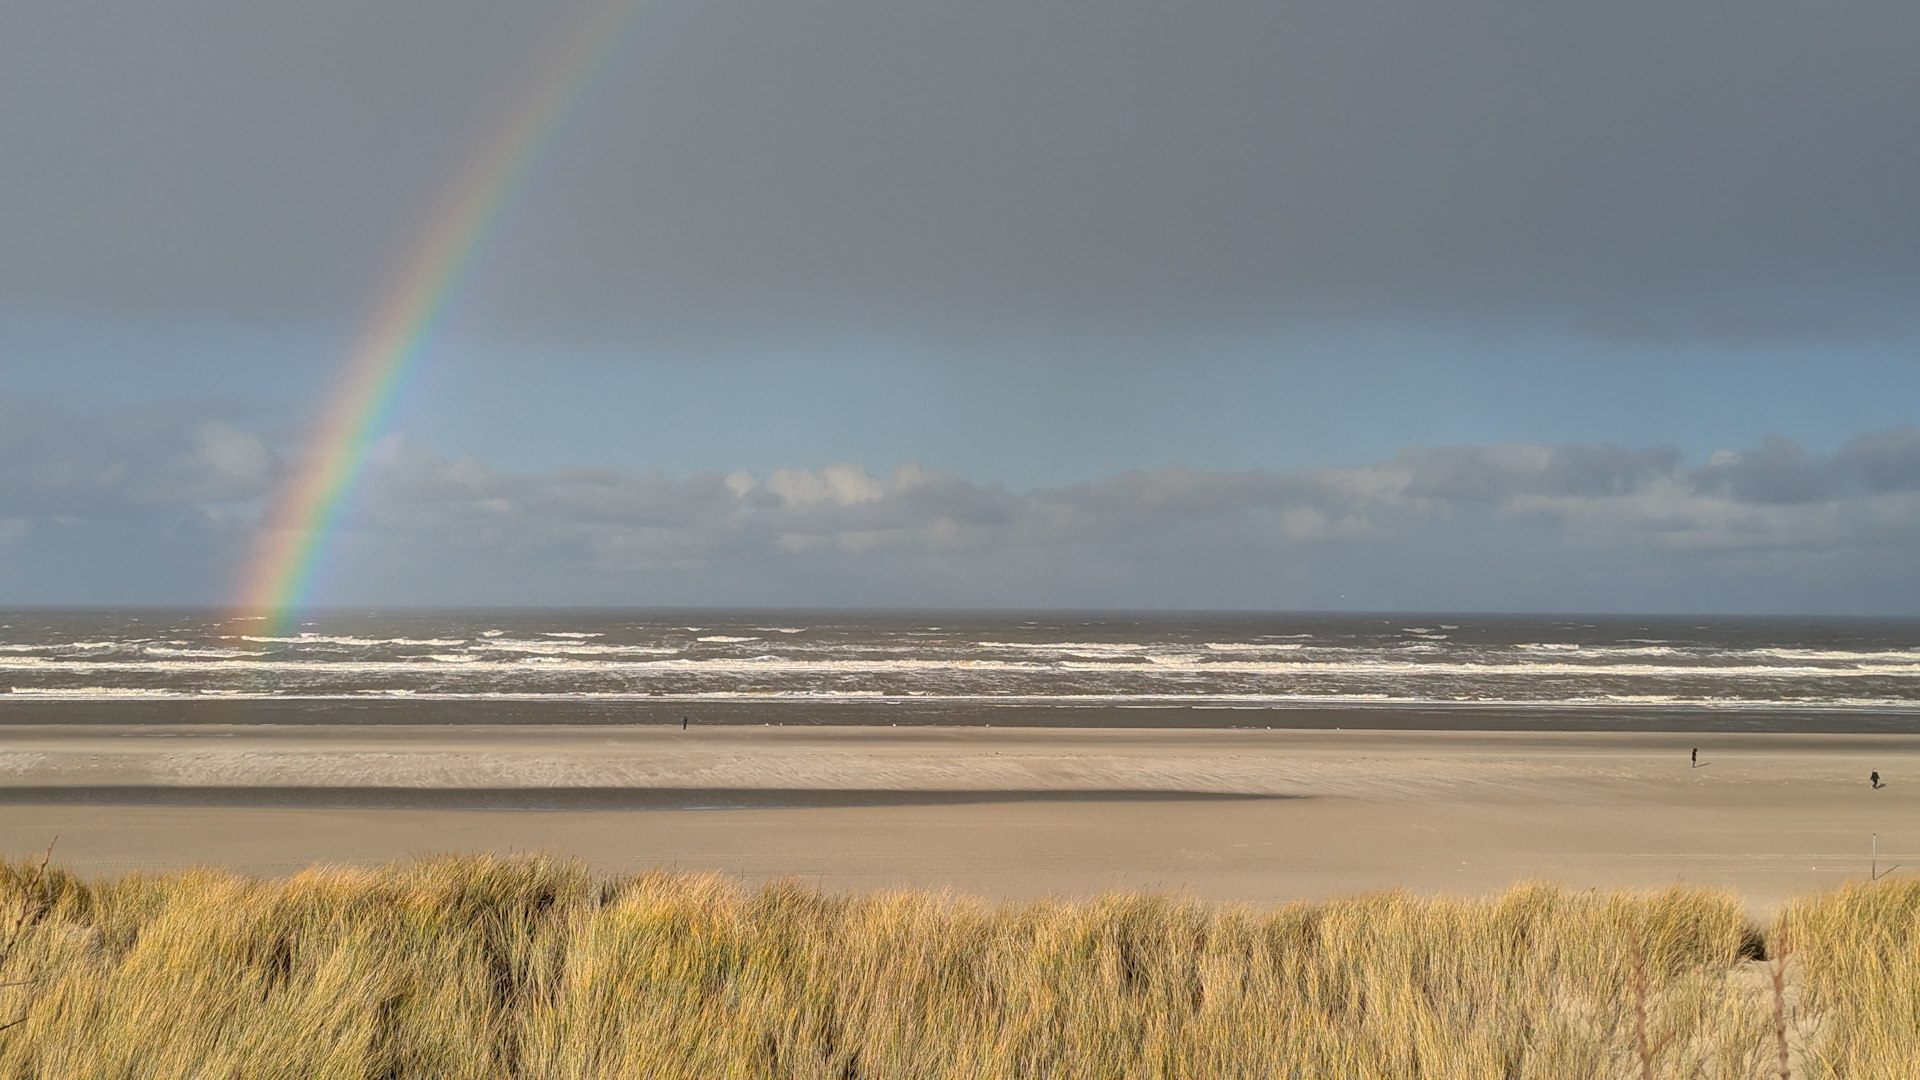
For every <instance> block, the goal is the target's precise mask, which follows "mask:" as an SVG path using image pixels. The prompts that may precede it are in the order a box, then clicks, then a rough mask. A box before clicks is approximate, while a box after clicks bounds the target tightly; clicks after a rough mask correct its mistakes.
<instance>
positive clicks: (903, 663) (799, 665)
mask: <svg viewBox="0 0 1920 1080" xmlns="http://www.w3.org/2000/svg"><path fill="white" fill-rule="evenodd" d="M1427 648H1429V647H1426V646H1418V645H1415V646H1405V647H1402V648H1400V649H1396V650H1395V652H1396V653H1398V654H1410V653H1418V654H1419V655H1423V656H1424V655H1429V654H1428V653H1425V652H1421V651H1420V650H1424V649H1427ZM670 651H671V650H662V652H670ZM449 655H457V654H449ZM1183 659H1191V660H1192V663H1191V664H1190V665H1187V664H1182V663H1181V661H1182V660H1183ZM1166 661H1171V662H1172V663H1174V664H1176V665H1179V666H1181V667H1182V669H1183V670H1194V671H1201V672H1207V673H1215V674H1223V675H1272V676H1288V677H1297V676H1312V675H1321V676H1341V675H1366V676H1383V677H1392V678H1416V679H1417V678H1433V677H1436V676H1468V677H1476V678H1520V679H1532V678H1542V677H1563V676H1577V677H1581V678H1587V679H1592V678H1646V679H1653V680H1673V679H1698V680H1725V679H1751V678H1772V679H1803V680H1820V679H1874V678H1884V679H1898V680H1903V681H1904V680H1910V679H1920V665H1900V666H1859V665H1854V666H1849V667H1808V666H1782V665H1759V664H1716V665H1698V664H1685V665H1683V664H1606V665H1598V664H1590V663H1567V662H1551V661H1543V662H1536V663H1511V662H1504V663H1477V662H1470V661H1447V660H1423V659H1411V658H1409V659H1404V660H1389V659H1374V660H1364V659H1353V660H1319V659H1300V660H1285V661H1283V660H1264V661H1261V660H1220V659H1212V658H1204V657H1202V656H1201V655H1199V654H1186V655H1185V657H1182V656H1181V654H1162V655H1159V656H1151V657H1132V656H1116V657H1115V658H1114V659H1113V660H1109V661H1102V660H1098V659H1092V658H1088V657H1086V656H1079V657H1072V656H1069V657H1068V658H1063V659H1049V660H1039V659H1028V660H1019V659H1007V658H988V657H980V658H972V657H900V658H893V659H884V660H876V659H833V658H817V657H791V656H779V655H774V654H771V653H765V654H760V655H756V656H750V657H739V656H730V657H700V658H695V657H687V656H678V655H673V656H657V657H649V658H642V657H628V658H620V659H597V660H596V659H586V658H583V657H578V656H568V655H551V654H544V655H527V656H519V657H503V658H499V659H478V660H475V661H473V662H472V663H461V664H459V665H458V667H459V668H460V669H461V670H503V671H504V670H512V669H514V668H516V667H518V668H522V669H524V668H525V667H527V666H529V665H537V666H539V667H541V668H543V669H557V670H570V671H579V672H609V673H646V672H693V673H701V672H708V673H726V672H752V673H754V674H759V675H765V674H768V673H770V672H783V673H794V674H802V675H804V674H813V673H834V672H876V673H884V672H915V671H955V670H971V671H1006V672H1039V673H1045V672H1058V671H1078V672H1108V673H1114V674H1124V673H1129V672H1132V673H1142V672H1151V671H1153V670H1156V668H1158V667H1161V666H1162V665H1163V662H1166ZM451 666H452V665H449V664H448V663H447V662H446V661H444V660H439V659H433V658H417V657H405V658H396V659H366V658H361V659H352V660H326V659H319V658H314V659H305V658H295V657H285V656H271V657H269V656H261V657H258V658H252V659H248V658H222V659H197V660H196V659H182V658H172V659H151V660H112V659H107V660H78V659H64V658H59V657H45V656H0V671H6V670H29V671H35V672H72V673H88V672H91V673H93V674H95V675H99V674H101V673H104V672H127V673H139V672H171V673H192V672H220V671H227V672H240V671H244V672H251V673H270V672H288V673H298V674H303V675H309V676H311V675H349V674H407V673H425V672H445V671H447V670H448V669H449V668H450V667H451Z"/></svg>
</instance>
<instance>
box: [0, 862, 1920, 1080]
mask: <svg viewBox="0 0 1920 1080" xmlns="http://www.w3.org/2000/svg"><path fill="white" fill-rule="evenodd" d="M1916 912H1920V885H1916V884H1913V883H1906V882H1901V883H1888V882H1882V883H1880V884H1877V885H1873V886H1861V887H1858V888H1854V889H1849V890H1845V891H1843V892H1840V893H1837V894H1833V895H1830V896H1825V897H1819V898H1814V899H1809V900H1806V901H1803V902H1800V903H1797V904H1795V905H1793V906H1792V907H1791V908H1790V910H1789V912H1788V914H1787V916H1786V917H1785V922H1784V925H1785V926H1786V928H1787V930H1786V933H1787V936H1788V939H1789V941H1790V943H1791V945H1792V952H1791V954H1790V956H1789V958H1788V960H1787V961H1786V964H1785V968H1784V969H1783V970H1785V971H1786V972H1787V973H1788V974H1789V976H1790V982H1791V983H1792V984H1793V986H1792V989H1791V995H1792V998H1793V1000H1792V1001H1791V1003H1790V1004H1787V1005H1786V1007H1784V1008H1782V1009H1780V1010H1779V1016H1778V1018H1776V1000H1775V995H1774V994H1773V992H1772V989H1771V985H1770V983H1769V981H1768V980H1767V979H1766V978H1765V977H1755V976H1756V975H1760V976H1764V972H1762V971H1759V970H1758V968H1759V965H1758V964H1757V963H1756V962H1754V961H1752V959H1751V958H1752V957H1753V956H1755V955H1756V954H1757V953H1758V952H1759V951H1760V950H1761V948H1763V947H1764V945H1763V943H1762V941H1761V938H1760V935H1759V934H1758V932H1757V931H1756V930H1755V928H1753V927H1751V926H1749V925H1748V924H1747V922H1746V921H1745V920H1744V918H1743V916H1742V913H1741V908H1740V905H1739V903H1738V901H1737V899H1736V898H1735V897H1733V896H1731V895H1729V894H1726V893H1722V892H1715V891H1709V890H1701V889H1690V888H1674V889H1669V890H1666V891H1661V892H1653V893H1610V894H1602V893H1589V892H1571V891H1566V890H1562V889H1558V888H1555V887H1553V886H1549V885H1541V884H1522V885H1518V886H1515V887H1514V888H1513V889H1511V890H1509V891H1508V892H1507V893H1505V894H1504V895H1500V896H1496V897H1492V898H1487V899H1480V900H1452V899H1428V898H1417V897H1414V896H1411V895H1407V894H1403V893H1388V894H1380V895H1371V896H1362V897H1356V898H1352V899H1346V900H1337V901H1331V902H1326V903H1300V904H1293V905H1289V906H1285V907H1280V908H1274V909H1254V908H1248V907H1240V906H1230V905H1217V904H1205V903H1200V902H1197V901H1192V900H1186V899H1179V898H1173V897H1166V896H1154V895H1142V894H1113V895H1107V896H1101V897H1097V898H1094V899H1090V900H1083V901H1042V902H1038V903H1022V904H997V905H996V904H987V903H983V902H978V901H973V900H967V899H956V898H951V897H944V896H937V895H930V894H923V893H885V894H874V895H855V896H839V895H828V894H823V893H820V892H818V891H815V890H812V889H809V888H805V887H802V886H799V885H795V884H790V883H786V884H782V883H776V884H771V885H767V886H765V887H761V888H755V889H748V888H743V887H741V886H739V885H737V884H735V883H733V882H731V881H728V880H726V879H723V878H718V877H713V876H701V875H682V874H666V873H645V874H640V875H638V876H635V877H627V878H618V879H604V878H596V877H594V876H593V875H591V874H590V873H588V872H587V871H586V870H585V869H583V868H582V867H581V866H579V865H577V864H574V863H569V862H560V861H553V860H549V859H542V858H527V859H512V860H502V859H494V858H486V857H453V858H442V859H432V860H425V861H420V862H413V863H404V864H398V865H394V866H391V867H387V868H384V869H379V870H364V869H340V868H332V869H327V868H321V869H314V870H310V871H308V872H306V873H303V874H300V875H298V876H295V877H293V878H290V879H285V880H274V881H267V880H258V879H251V878H245V877H239V876H234V875H230V874H226V873H220V872H213V871H196V872H189V873H181V874H169V875H163V876H146V875H138V874H136V875H132V876H128V877H124V878H120V879H118V880H112V881H99V882H87V881H82V880H80V879H78V878H76V877H75V876H73V875H72V874H69V873H66V872H62V871H59V870H57V869H56V870H52V871H46V872H38V871H37V870H36V869H35V866H34V865H33V864H32V863H20V864H12V865H7V866H3V867H0V916H4V917H3V918H0V931H6V930H7V929H8V928H9V927H11V926H14V925H16V924H17V925H18V927H19V932H18V933H17V935H14V936H12V938H11V940H10V948H8V949H7V950H6V955H5V956H4V959H0V982H5V983H7V984H9V985H7V986H4V987H0V1023H6V1022H8V1021H10V1020H15V1019H17V1020H18V1021H19V1022H18V1023H17V1024H14V1026H12V1027H8V1028H5V1029H4V1030H0V1077H53V1076H58V1077H134V1076H138V1077H189V1076H191V1077H243V1076H244V1077H282V1076H284V1077H309V1076H313V1077H415V1076H417V1077H510V1076H514V1077H556V1078H557V1077H570V1078H571V1077H635V1076H645V1077H681V1076H685V1077H743V1078H744V1077H823V1078H834V1080H842V1078H847V1077H913V1078H919V1077H998V1076H1008V1077H1015V1076H1018V1077H1027V1076H1059V1077H1235V1076H1244V1077H1288V1076H1291V1077H1343V1078H1344V1077H1381V1078H1389V1077H1391V1078H1405V1077H1447V1078H1470V1077H1552V1078H1563V1077H1613V1076H1618V1077H1644V1076H1658V1077H1694V1076H1700V1077H1762V1076H1764V1077H1776V1076H1779V1075H1780V1071H1779V1065H1778V1047H1779V1045H1780V1039H1781V1036H1782V1034H1783V1033H1784V1035H1785V1037H1786V1038H1787V1040H1788V1041H1789V1042H1791V1043H1792V1050H1791V1059H1792V1060H1791V1066H1790V1067H1791V1068H1792V1069H1793V1070H1794V1072H1793V1074H1794V1075H1796V1076H1801V1075H1805V1076H1835V1077H1838V1076H1847V1077H1861V1076H1872V1077H1877V1076H1888V1077H1892V1076H1910V1075H1914V1071H1913V1063H1914V1062H1915V1061H1920V956H1917V955H1916V944H1920V939H1917V938H1916V921H1915V920H1916ZM1776 937H1777V935H1776ZM8 944H9V941H8V940H6V939H0V945H8ZM1782 1028H1784V1032H1783V1031H1782ZM1822 1070H1824V1071H1822Z"/></svg>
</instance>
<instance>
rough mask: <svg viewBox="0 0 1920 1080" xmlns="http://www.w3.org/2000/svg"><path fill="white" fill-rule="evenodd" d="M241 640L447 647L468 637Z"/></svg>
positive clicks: (314, 636)
mask: <svg viewBox="0 0 1920 1080" xmlns="http://www.w3.org/2000/svg"><path fill="white" fill-rule="evenodd" d="M240 640H242V641H254V642H259V643H261V644H267V645H357V646H362V647H366V646H373V645H430V646H434V647H437V648H445V647H446V646H448V645H465V644H466V643H467V639H466V638H404V637H396V638H363V637H345V636H342V635H337V634H301V635H299V636H298V637H266V636H256V635H253V634H241V635H240Z"/></svg>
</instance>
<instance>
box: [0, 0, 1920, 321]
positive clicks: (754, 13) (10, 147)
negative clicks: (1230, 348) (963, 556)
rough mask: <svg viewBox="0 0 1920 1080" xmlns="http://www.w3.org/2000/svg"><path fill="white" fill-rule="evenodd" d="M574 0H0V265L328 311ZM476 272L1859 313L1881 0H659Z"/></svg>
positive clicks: (370, 281)
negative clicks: (1588, 0)
mask: <svg viewBox="0 0 1920 1080" xmlns="http://www.w3.org/2000/svg"><path fill="white" fill-rule="evenodd" d="M575 7H576V5H573V4H557V5H534V4H518V3H514V4H509V3H501V2H482V3H471V2H463V3H452V2H450V0H419V2H416V3H409V4H402V5H396V4H390V3H374V2H371V0H335V2H332V3H327V4H304V5H303V4H272V5H267V4H249V3H241V2H238V0H145V2H139V3H135V2H128V0H118V2H112V0H62V2H58V3H55V2H51V0H6V2H4V3H0V25H4V26H5V32H4V33H0V139H3V140H4V154H5V166H6V180H5V185H4V189H0V200H3V201H4V204H3V205H0V306H6V307H10V308H22V307H29V308H31V307H51V308H59V309H78V310H88V311H97V310H102V309H105V310H108V311H125V310H143V311H154V310H157V311H161V312H176V311H185V312H190V313H195V314H201V313H213V314H217V315H225V316H233V317H240V318H286V317H292V318H313V319H321V320H331V319H341V318H351V317H352V314H353V313H354V312H356V311H358V310H359V309H360V308H361V307H362V306H363V305H364V304H366V303H367V302H368V300H369V298H370V297H371V296H372V295H373V294H374V293H375V292H377V291H378V290H379V289H380V288H381V286H382V282H383V281H384V279H385V276H386V275H387V274H388V273H390V271H391V270H392V268H393V267H394V265H395V263H396V262H397V260H398V258H399V257H400V250H401V249H402V248H404V246H405V243H406V239H405V238H407V237H409V236H410V235H412V234H413V233H414V232H415V231H417V230H418V229H419V228H420V227H421V226H422V225H423V224H424V222H425V220H426V218H427V216H428V214H429V213H430V211H431V210H432V208H433V207H434V206H435V204H436V202H437V200H439V199H440V198H442V197H443V192H444V191H445V189H446V186H447V184H448V183H449V181H450V178H451V176H452V175H453V174H454V173H455V172H456V171H457V170H458V169H459V168H461V166H462V163H463V162H465V161H467V160H468V159H469V158H470V157H471V155H472V154H473V152H474V151H475V150H476V149H477V148H478V147H479V145H481V143H482V141H483V140H484V138H485V136H486V133H487V132H488V130H489V129H490V127H491V126H492V125H494V124H495V123H496V122H497V117H499V116H500V115H501V114H502V112H503V110H504V109H505V108H506V107H507V105H508V103H509V99H510V98H511V96H512V95H513V93H514V88H515V86H516V85H517V84H518V83H519V81H520V79H521V77H522V75H523V74H524V72H525V71H526V70H527V69H528V68H529V67H530V65H531V64H532V63H533V61H534V58H535V57H536V56H537V55H538V53H539V51H540V49H541V48H542V47H544V44H545V43H546V42H548V41H549V40H550V39H551V38H552V37H553V36H554V34H555V33H556V31H557V30H558V28H559V26H560V25H561V24H562V23H564V22H565V20H566V19H567V18H569V17H571V16H572V15H573V13H574V9H575ZM641 20H642V21H641V25H640V28H639V30H638V32H637V33H636V34H635V37H634V39H633V41H632V42H631V43H630V44H629V45H628V47H626V48H625V50H624V51H623V53H622V54H621V57H620V59H619V61H618V64H617V68H616V70H614V71H613V72H611V73H610V75H609V76H608V78H607V79H605V80H604V81H603V83H602V84H601V85H600V86H599V88H598V89H597V90H595V91H594V92H593V93H592V94H590V95H588V97H587V99H586V100H585V103H584V104H583V106H582V107H581V108H580V109H579V110H578V111H577V113H576V114H575V115H573V116H572V117H571V119H570V121H569V123H568V124H567V125H566V126H565V127H564V128H563V129H562V130H561V131H560V132H559V134H558V136H557V138H556V140H555V142H554V144H553V149H552V151H551V152H550V153H549V154H548V155H547V157H546V159H545V162H544V165H543V167H542V168H541V169H540V170H539V171H538V173H537V174H536V175H535V176H534V177H533V179H532V182H531V184H530V186H529V188H528V189H527V194H526V195H525V196H524V197H523V198H522V199H521V200H520V201H519V202H518V204H517V205H516V206H515V207H514V210H513V213H512V214H511V215H510V217H509V219H508V221H507V223H506V228H505V231H504V232H503V234H502V236H501V239H500V245H499V247H498V248H497V249H496V251H495V252H494V253H493V255H492V256H491V257H490V258H489V259H488V260H487V263H486V267H485V271H484V273H483V274H482V277H481V279H480V281H479V283H478V287H477V292H476V293H475V294H474V297H473V301H472V309H473V311H474V312H476V313H477V315H478V317H480V318H483V319H486V320H491V321H492V322H494V323H495V324H497V325H499V326H502V327H514V328H520V329H532V330H534V331H536V332H552V331H554V330H556V329H558V328H569V329H570V330H574V331H578V330H582V329H584V330H587V331H589V332H598V331H602V330H611V331H616V332H626V331H631V330H633V329H636V328H640V329H645V330H647V331H648V332H650V333H656V334H671V333H695V334H699V333H708V332H719V331H720V330H722V329H724V330H725V331H726V332H730V333H736V332H739V331H740V328H741V327H742V326H752V327H755V328H766V327H775V328H778V327H781V326H790V325H793V324H796V323H813V324H826V325H829V326H842V327H844V326H849V325H850V326H855V327H860V326H868V325H875V324H895V323H900V324H912V323H915V322H923V321H924V322H926V323H930V324H934V325H967V326H972V325H989V326H991V325H1000V324H1018V323H1025V322H1032V321H1039V322H1051V323H1060V322H1065V323H1067V324H1069V325H1073V326H1111V325H1116V324H1118V325H1137V324H1139V323H1142V322H1145V323H1150V324H1180V323H1200V322H1206V321H1209V320H1220V319H1231V320H1256V319H1268V318H1289V317H1300V316H1303V315H1311V316H1315V317H1336V318H1344V317H1367V316H1372V315H1380V314H1386V315H1396V316H1398V315H1416V316H1417V315H1422V314H1434V313H1438V314H1441V315H1461V314H1465V315H1478V314H1483V313H1489V312H1492V313H1512V312H1520V313H1523V314H1539V313H1543V312H1544V313H1548V314H1556V315H1571V316H1572V317H1574V318H1577V319H1580V320H1583V325H1585V326H1588V327H1589V328H1591V329H1594V330H1595V331H1596V332H1604V333H1622V334H1628V335H1656V336H1657V335H1666V334H1671V333H1684V332H1694V331H1699V332H1707V333H1714V334H1722V335H1730V336H1735V337H1739V336H1742V335H1745V336H1749V337H1751V336H1759V337H1768V336H1776V335H1786V336H1790V337H1798V338H1804V337H1806V336H1808V335H1812V336H1814V337H1822V336H1830V335H1834V334H1841V335H1845V334H1852V333H1861V332H1874V328H1875V327H1877V326H1880V325H1882V324H1883V323H1884V320H1885V319H1886V317H1887V316H1886V313H1885V311H1884V310H1880V308H1881V307H1884V306H1885V305H1887V304H1892V305H1894V306H1899V305H1902V304H1905V303H1906V300H1905V299H1904V298H1905V297H1906V296H1908V295H1909V294H1910V291H1911V289H1912V288H1913V287H1914V286H1915V285H1916V284H1917V283H1920V203H1916V201H1915V200H1914V198H1913V197H1912V196H1913V192H1914V191H1916V190H1920V139H1916V138H1914V123H1913V115H1912V113H1913V106H1914V103H1915V102H1916V101H1920V64H1915V63H1914V62H1913V43H1914V42H1915V41H1917V40H1920V6H1915V5H1913V4H1910V3H1901V2H1895V0H1881V2H1871V0H1869V2H1841V3H1832V4H1814V3H1783V2H1775V0H1759V2H1753V0H1739V2H1735V0H1689V2H1682V3H1651V2H1643V0H1627V2H1623V3H1615V4H1571V3H1558V2H1550V3H1521V2H1517V0H1465V2H1459V3H1447V4H1431V3H1417V2H1413V0H1386V2H1381V3H1350V2H1335V0H1306V2H1297V0H1294V2H1269V0H1258V2H1256V0H1184V2H1182V3H1177V4H1176V3H1152V2H1136V0H1119V2H1115V0H1100V2H1097V3H1096V2H1093V0H1057V2H1053V3H1046V4H1035V3H1030V2H1024V0H978V2H973V3H965V4H954V3H932V2H925V0H904V2H902V0H819V2H815V3H809V4H791V3H776V2H772V0H729V2H720V3H693V2H689V0H662V2H658V3H655V4H653V5H651V6H649V8H648V10H646V11H645V12H643V14H642V15H641Z"/></svg>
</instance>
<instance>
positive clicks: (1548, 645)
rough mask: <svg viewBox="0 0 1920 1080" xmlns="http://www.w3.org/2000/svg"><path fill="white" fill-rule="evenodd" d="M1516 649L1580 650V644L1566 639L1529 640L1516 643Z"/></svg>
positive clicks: (1543, 650)
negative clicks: (1573, 643) (1571, 642)
mask: <svg viewBox="0 0 1920 1080" xmlns="http://www.w3.org/2000/svg"><path fill="white" fill-rule="evenodd" d="M1514 648H1516V649H1531V650H1534V651H1537V652H1578V651H1580V646H1578V645H1572V644H1568V643H1567V642H1564V641H1528V642H1523V643H1521V644H1519V645H1515V646H1514Z"/></svg>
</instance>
